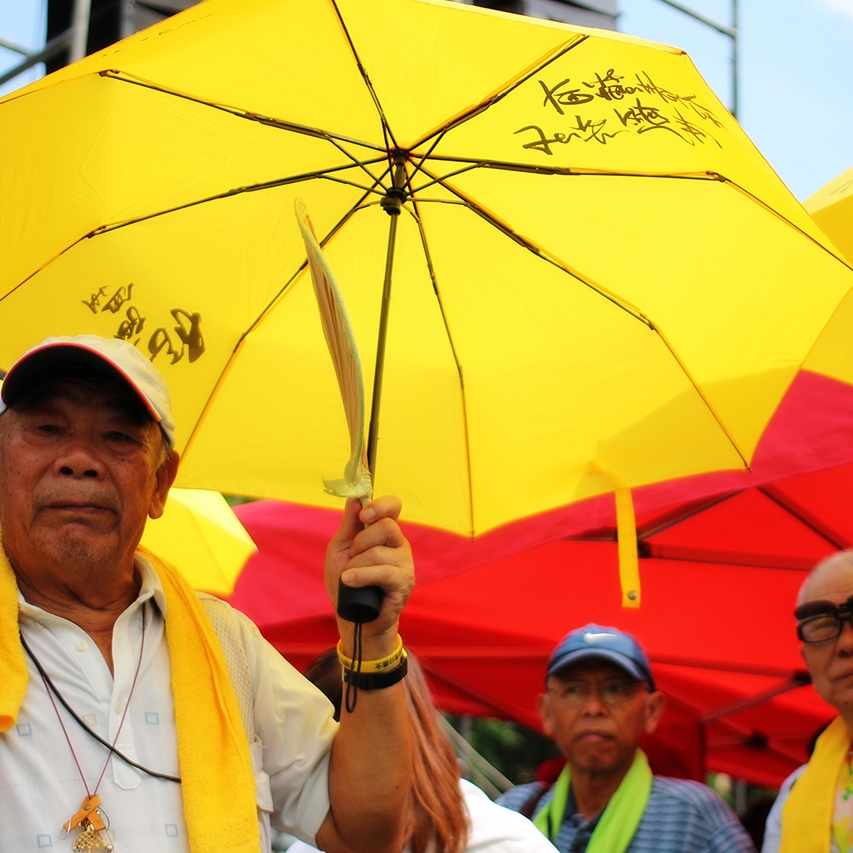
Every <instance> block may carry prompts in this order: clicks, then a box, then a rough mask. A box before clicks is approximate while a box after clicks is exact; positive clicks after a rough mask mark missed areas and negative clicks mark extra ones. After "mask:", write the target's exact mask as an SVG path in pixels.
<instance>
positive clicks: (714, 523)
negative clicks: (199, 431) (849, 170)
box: [231, 375, 853, 786]
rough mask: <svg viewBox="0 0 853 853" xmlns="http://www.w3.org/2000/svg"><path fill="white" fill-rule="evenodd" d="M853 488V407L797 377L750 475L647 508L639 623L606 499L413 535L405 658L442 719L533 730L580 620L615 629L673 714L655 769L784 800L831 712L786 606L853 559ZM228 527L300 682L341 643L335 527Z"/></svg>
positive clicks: (305, 523) (274, 519)
mask: <svg viewBox="0 0 853 853" xmlns="http://www.w3.org/2000/svg"><path fill="white" fill-rule="evenodd" d="M845 457H846V458H845ZM779 472H782V473H783V474H784V476H777V475H779ZM792 472H793V473H792ZM851 477H853V389H851V388H849V386H845V385H841V384H839V383H835V382H833V381H832V380H826V379H824V378H822V377H815V376H811V375H805V376H804V375H801V377H798V380H797V382H795V384H794V386H793V388H792V392H791V396H790V398H786V402H785V404H783V407H782V408H781V409H780V411H779V413H778V415H777V417H776V419H775V420H774V422H773V423H771V426H770V428H769V429H768V431H767V433H766V437H765V439H764V440H763V443H762V446H760V447H759V453H758V454H757V456H756V463H755V467H754V469H753V472H752V473H751V474H743V475H740V474H738V475H731V476H729V475H714V476H711V477H705V478H691V479H690V480H685V481H682V482H680V483H669V484H663V485H661V486H659V487H650V488H649V489H648V490H642V491H638V492H637V493H636V495H635V502H636V505H637V508H638V512H637V537H638V550H639V554H640V575H641V578H642V584H643V603H642V606H641V607H640V608H639V609H630V610H629V609H623V608H622V607H621V591H620V586H619V577H618V556H617V546H616V543H615V524H614V523H613V519H612V515H613V511H612V507H611V508H610V510H609V513H610V516H611V518H610V519H609V520H607V521H602V519H605V518H606V515H607V508H606V506H605V505H604V504H603V503H602V502H601V501H599V500H596V501H592V502H587V503H585V504H579V505H577V506H574V507H570V508H567V509H566V510H564V511H560V512H558V513H549V514H547V515H544V516H539V517H536V518H531V519H527V520H524V521H522V522H519V523H516V524H514V525H511V526H508V527H507V528H502V529H500V530H497V531H494V532H493V533H490V534H487V535H485V536H483V537H482V538H481V539H479V540H477V541H474V542H472V541H469V540H467V539H464V538H462V537H459V536H455V535H454V534H450V533H447V532H444V531H440V530H436V529H433V528H428V527H423V526H420V525H414V524H406V523H404V524H403V526H404V530H405V532H406V535H407V536H408V537H409V540H410V541H411V543H412V547H413V550H414V554H415V560H416V565H417V569H418V586H417V588H416V589H415V592H414V593H413V595H412V599H411V601H410V603H409V605H408V606H407V608H406V611H405V613H404V616H403V623H402V631H403V633H404V638H405V641H406V644H407V646H409V647H410V648H411V649H413V650H414V651H415V652H416V653H417V654H418V656H419V659H420V660H421V662H422V663H423V665H424V667H425V669H426V670H427V672H428V673H429V675H430V677H431V683H432V686H433V689H434V691H435V694H436V700H437V703H438V705H439V707H440V708H442V709H443V710H447V711H451V712H455V713H469V714H476V715H489V716H498V717H503V718H509V719H514V720H517V721H519V722H522V723H525V724H527V725H529V726H532V727H536V728H538V727H539V721H538V718H537V715H536V711H535V698H536V695H537V693H539V692H540V691H541V690H542V688H543V674H544V671H545V663H546V660H547V658H548V655H549V654H550V651H551V649H552V648H553V647H554V645H555V644H556V643H557V642H558V641H559V639H560V638H561V637H562V636H563V635H564V634H565V633H566V632H567V631H569V630H570V629H572V628H575V627H577V626H579V625H583V624H585V623H586V622H590V621H594V622H598V623H599V624H603V625H616V626H618V627H620V628H622V629H624V630H628V631H631V632H632V633H634V634H635V635H636V636H637V637H638V638H639V639H640V641H641V642H642V643H643V645H644V646H645V648H646V650H647V651H648V653H649V656H650V658H651V661H652V667H653V672H654V674H655V678H656V680H657V682H658V685H659V687H660V689H662V690H663V691H664V692H665V693H666V694H667V697H668V710H667V713H666V714H665V716H664V722H663V724H662V725H661V728H660V730H659V737H658V738H657V739H656V743H655V744H654V745H653V746H654V748H655V749H656V750H657V752H658V755H659V756H660V757H661V760H660V761H659V762H658V766H659V767H660V769H661V770H663V771H664V772H670V773H672V772H674V773H677V774H679V775H689V776H694V777H701V775H702V772H703V770H704V767H707V769H710V770H716V771H720V772H727V773H730V774H731V775H733V776H736V777H739V778H744V779H747V780H749V781H752V782H754V783H756V784H764V785H768V786H777V785H778V784H779V783H780V782H781V781H782V779H783V778H784V777H785V776H786V775H787V774H788V773H789V772H790V771H791V770H793V769H794V768H795V767H796V766H798V765H799V764H800V763H802V762H803V761H804V760H805V759H806V757H807V752H806V746H807V743H808V741H809V739H810V738H811V736H812V734H813V733H814V731H815V729H816V728H817V727H818V726H820V725H821V724H823V723H824V722H826V721H827V720H828V719H830V718H831V717H832V716H833V713H834V712H833V710H832V709H831V708H830V707H829V706H828V705H826V704H824V703H823V702H822V700H820V699H819V698H818V697H817V695H816V694H815V693H814V690H813V688H812V687H810V686H802V685H803V682H804V680H805V671H804V666H803V662H802V659H801V657H800V654H799V647H798V641H797V639H796V635H795V631H794V620H793V607H794V601H795V599H796V595H797V591H798V589H799V586H800V584H801V583H802V581H803V579H804V578H805V576H806V574H807V572H808V570H809V569H810V568H811V567H812V566H814V564H815V563H816V562H818V561H819V560H820V559H822V558H823V557H825V556H827V555H828V554H830V553H832V552H833V551H835V550H838V549H839V548H843V547H849V546H850V545H851V544H853V489H850V483H851ZM703 489H704V490H705V493H704V496H701V495H702V492H703ZM236 512H237V514H238V516H239V517H240V520H241V521H242V523H243V524H244V525H245V527H246V529H247V530H248V531H249V533H250V535H251V536H252V538H253V539H254V541H255V542H256V543H257V545H258V549H259V550H258V553H257V554H255V555H254V556H253V557H252V558H250V560H249V562H248V564H247V566H246V568H245V569H244V571H243V574H242V575H241V577H240V579H239V580H238V582H237V585H236V588H235V591H234V594H233V596H232V599H231V600H232V603H233V604H234V605H235V606H236V607H238V608H239V609H241V610H243V611H244V612H246V613H247V614H248V615H249V616H250V617H252V618H253V619H254V620H255V621H256V622H257V624H258V625H259V627H260V628H261V630H262V632H263V633H264V634H265V636H266V637H267V638H268V639H269V640H270V641H271V642H272V643H273V644H274V645H275V646H276V647H277V648H278V649H279V650H280V651H281V652H282V653H283V654H284V655H285V656H286V657H287V658H288V659H289V660H291V661H292V662H293V663H294V664H295V665H296V666H297V667H300V668H304V666H305V665H306V664H307V663H308V661H309V660H311V658H313V657H314V656H315V655H316V654H318V653H319V652H320V651H322V650H323V649H325V648H328V647H329V646H330V645H332V644H333V643H334V642H335V640H336V636H337V635H336V630H335V625H334V621H333V618H332V616H331V608H330V605H329V602H328V599H327V597H326V593H325V589H324V588H323V579H322V563H323V558H324V553H325V546H326V543H327V541H328V539H329V537H330V536H331V535H332V533H333V532H334V530H335V529H336V527H337V524H338V519H339V513H336V512H334V511H330V510H324V509H319V508H313V507H305V506H297V505H293V504H286V503H281V502H274V501H259V502H256V503H251V504H245V505H243V506H239V507H237V508H236ZM585 525H586V526H585ZM560 528H562V529H563V530H564V531H566V532H565V534H564V535H562V536H554V531H555V530H558V529H560ZM667 753H668V755H667ZM652 757H653V762H654V755H653V756H652ZM673 757H677V758H678V759H679V761H678V762H676V764H675V765H674V764H673V761H672V759H673ZM679 763H680V765H681V766H680V767H679V766H677V765H678V764H679Z"/></svg>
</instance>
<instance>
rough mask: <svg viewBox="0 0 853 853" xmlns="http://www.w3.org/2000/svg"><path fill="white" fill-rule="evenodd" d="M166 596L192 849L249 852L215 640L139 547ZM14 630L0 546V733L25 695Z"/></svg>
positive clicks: (175, 582) (12, 590)
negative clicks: (153, 568) (154, 571)
mask: <svg viewBox="0 0 853 853" xmlns="http://www.w3.org/2000/svg"><path fill="white" fill-rule="evenodd" d="M140 553H141V554H143V555H144V556H145V557H147V558H148V559H149V560H151V562H152V563H153V564H154V567H155V568H156V570H157V574H158V575H159V577H160V581H161V583H162V584H163V591H164V594H165V596H166V610H167V613H168V618H167V620H166V639H167V641H170V640H171V639H172V638H175V642H174V643H172V642H169V656H170V660H171V668H172V693H173V694H174V701H175V720H176V726H177V733H178V759H179V762H180V773H181V789H182V793H183V799H184V817H185V818H186V822H187V832H188V834H189V839H190V847H191V848H192V850H193V853H225V851H233V853H257V851H258V849H259V847H260V832H259V829H258V815H257V805H256V795H255V781H254V774H253V772H252V761H251V757H250V754H249V744H248V741H247V740H246V732H245V729H244V728H243V722H242V718H241V716H240V707H239V704H238V701H237V697H236V695H235V693H234V689H233V687H232V686H231V680H230V678H229V675H228V667H227V665H226V663H225V658H224V656H223V654H222V648H221V646H220V644H219V640H218V639H217V637H216V634H215V632H214V630H213V627H212V626H211V624H210V620H209V619H208V618H207V615H206V614H205V613H204V610H203V609H202V606H201V604H199V601H198V598H197V596H196V594H195V592H194V591H193V590H192V588H191V587H190V586H189V584H188V583H187V582H186V581H185V580H184V579H183V578H182V577H181V575H180V574H179V573H178V572H177V570H176V569H174V568H172V567H171V566H169V565H168V564H166V563H164V562H163V561H161V560H159V559H158V558H157V557H155V556H153V555H152V554H150V553H149V552H147V551H145V550H144V549H140ZM27 681H28V675H27V663H26V658H25V657H24V650H23V648H22V646H21V643H20V639H19V635H18V587H17V583H16V581H15V574H14V572H13V571H12V567H11V565H10V564H9V559H8V557H7V556H6V552H5V550H4V549H3V548H2V547H0V684H2V685H3V690H2V691H0V731H6V730H8V729H9V728H11V727H12V726H13V725H14V724H15V721H16V720H17V718H18V712H19V711H20V709H21V705H22V704H23V701H24V696H25V694H26V692H27Z"/></svg>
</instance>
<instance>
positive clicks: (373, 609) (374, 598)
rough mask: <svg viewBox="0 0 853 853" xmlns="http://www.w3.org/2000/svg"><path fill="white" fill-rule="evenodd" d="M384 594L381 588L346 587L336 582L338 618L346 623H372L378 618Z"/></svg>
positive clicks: (340, 582)
mask: <svg viewBox="0 0 853 853" xmlns="http://www.w3.org/2000/svg"><path fill="white" fill-rule="evenodd" d="M384 595H385V593H383V592H382V587H381V586H360V587H354V586H347V585H346V584H345V583H344V582H343V581H341V580H340V579H339V580H338V616H340V617H341V619H346V620H347V622H372V621H373V620H374V619H376V618H377V617H378V616H379V610H380V608H381V607H382V598H383V596H384Z"/></svg>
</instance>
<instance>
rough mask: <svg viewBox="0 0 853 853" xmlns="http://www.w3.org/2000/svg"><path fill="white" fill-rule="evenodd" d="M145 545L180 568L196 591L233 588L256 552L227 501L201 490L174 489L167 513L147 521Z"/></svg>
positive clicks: (229, 590) (223, 592) (228, 591)
mask: <svg viewBox="0 0 853 853" xmlns="http://www.w3.org/2000/svg"><path fill="white" fill-rule="evenodd" d="M142 544H143V545H144V546H145V547H146V548H148V549H149V550H150V551H153V552H154V553H155V554H156V555H157V556H158V557H160V558H161V559H163V560H166V561H167V562H169V563H171V564H172V565H174V566H177V567H178V568H179V569H180V570H181V571H182V572H183V574H184V577H186V579H187V580H188V581H189V582H190V584H192V586H193V587H194V588H195V589H201V590H204V591H206V592H212V593H216V594H218V595H230V594H231V593H232V592H233V591H234V583H235V582H236V580H237V577H238V576H239V574H240V572H241V571H242V570H243V566H245V565H246V561H247V560H248V559H249V557H251V556H252V554H254V553H255V551H257V550H258V549H257V547H256V546H255V543H254V542H253V541H252V537H251V536H249V534H248V533H247V532H246V528H245V527H243V525H242V524H241V523H240V520H239V519H238V518H237V516H236V515H235V514H234V510H232V509H231V507H230V506H229V505H228V501H226V500H225V498H224V497H223V496H222V495H221V494H220V493H219V492H212V491H205V490H202V489H172V490H171V491H170V492H169V499H168V500H167V501H166V509H165V510H164V512H163V515H161V516H160V518H156V519H151V518H149V519H148V522H147V523H146V525H145V532H144V533H143V535H142Z"/></svg>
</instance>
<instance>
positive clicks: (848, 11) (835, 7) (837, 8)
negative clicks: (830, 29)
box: [818, 0, 853, 21]
mask: <svg viewBox="0 0 853 853" xmlns="http://www.w3.org/2000/svg"><path fill="white" fill-rule="evenodd" d="M818 5H819V6H822V7H823V8H824V9H825V10H826V11H827V12H830V13H831V14H835V15H841V16H843V17H845V18H848V19H849V20H850V21H853V0H819V2H818Z"/></svg>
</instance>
